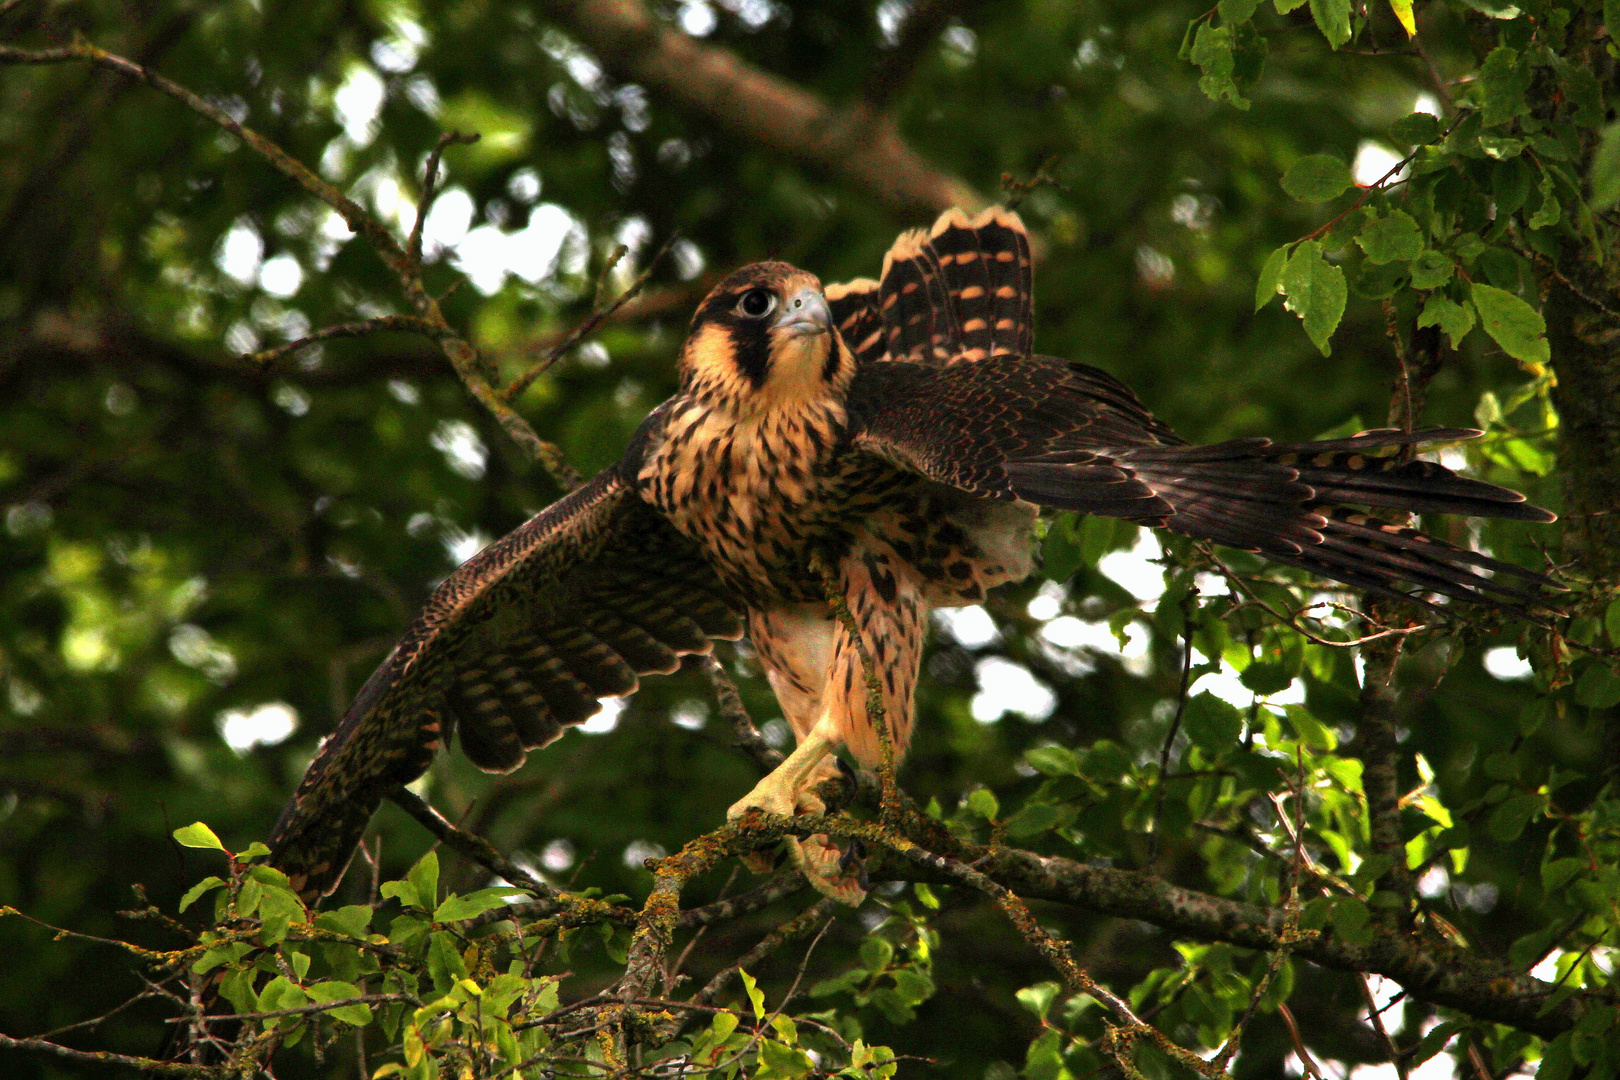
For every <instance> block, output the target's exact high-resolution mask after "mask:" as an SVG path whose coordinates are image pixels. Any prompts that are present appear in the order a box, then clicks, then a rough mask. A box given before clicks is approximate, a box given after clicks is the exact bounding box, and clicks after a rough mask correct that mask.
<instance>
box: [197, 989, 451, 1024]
mask: <svg viewBox="0 0 1620 1080" xmlns="http://www.w3.org/2000/svg"><path fill="white" fill-rule="evenodd" d="M396 1001H405V1002H409V1003H410V1004H412V1005H415V1006H417V1007H418V1008H420V1007H421V1005H422V999H421V998H419V997H417V996H416V995H415V994H359V995H357V996H355V997H346V998H334V999H332V1000H331V1001H318V1002H316V1003H314V1004H312V1005H299V1006H297V1007H295V1008H291V1009H275V1010H272V1011H270V1012H253V1013H223V1014H220V1015H218V1016H204V1017H202V1018H201V1019H202V1021H203V1022H204V1023H208V1024H219V1023H227V1022H235V1021H237V1020H275V1019H278V1018H280V1017H283V1016H304V1015H307V1014H309V1013H321V1012H329V1011H331V1010H332V1009H341V1008H342V1007H343V1006H345V1005H388V1004H391V1003H392V1002H396ZM169 1023H171V1024H179V1023H190V1021H189V1020H187V1019H180V1020H170V1021H169Z"/></svg>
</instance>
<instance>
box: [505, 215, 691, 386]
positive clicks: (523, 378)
mask: <svg viewBox="0 0 1620 1080" xmlns="http://www.w3.org/2000/svg"><path fill="white" fill-rule="evenodd" d="M677 239H679V234H678V233H670V235H669V239H667V240H665V241H664V246H663V247H661V248H659V249H658V251H657V252H656V253H654V255H653V257H652V258H651V259H650V260H648V262H647V266H646V268H645V269H643V270H642V271H641V273H639V274H637V275H636V279H635V280H634V281H632V282H631V283H630V287H629V288H627V289H625V290H624V292H622V293H620V294H619V295H618V297H617V298H616V299H615V300H614V301H613V303H611V304H609V305H607V306H606V307H603V306H601V304H600V303H599V302H593V305H592V309H591V313H590V314H589V315H587V316H586V317H585V318H584V319H583V320H581V321H580V323H579V325H578V326H576V327H574V329H573V330H571V331H570V332H569V333H568V334H567V335H566V336H565V337H564V338H563V339H562V340H561V341H559V342H558V343H557V344H556V345H554V346H552V348H551V350H550V351H549V352H547V353H546V355H545V356H543V357H541V358H540V361H539V362H538V363H536V364H535V365H534V366H533V367H531V368H529V370H528V371H525V372H524V373H523V374H522V375H519V376H518V377H517V378H515V379H513V380H512V381H511V382H510V383H508V384H507V385H506V388H505V389H504V390H502V391H501V392H500V394H501V398H502V399H503V400H505V401H513V400H516V399H517V398H518V397H520V396H522V394H523V392H524V391H525V390H527V389H528V388H529V387H530V386H531V385H533V383H534V380H536V379H538V378H539V377H540V376H541V375H543V374H545V372H546V370H547V369H548V368H550V367H551V366H552V365H553V364H555V363H556V362H557V361H558V360H561V359H562V358H563V356H564V354H566V353H567V352H568V350H569V349H572V348H573V347H574V346H575V345H578V344H579V343H580V342H581V341H583V340H585V338H587V337H589V336H590V335H591V334H593V333H595V332H596V328H597V327H599V326H601V325H602V324H603V323H604V322H606V321H607V320H609V319H611V318H613V316H614V315H616V314H618V312H619V311H620V310H621V309H622V308H623V307H624V306H625V305H626V304H628V303H629V302H630V301H632V300H634V299H635V298H636V297H637V296H638V295H639V294H640V293H641V290H642V289H643V288H644V287H646V284H647V279H648V278H650V277H651V276H652V272H653V270H654V269H655V268H657V266H658V264H659V262H660V261H662V260H663V258H664V255H665V254H666V253H668V251H669V249H670V246H671V245H672V244H674V243H675V241H676V240H677ZM624 254H625V249H624V248H623V247H622V246H621V247H620V248H619V249H617V251H616V252H615V253H614V255H613V257H612V258H610V259H609V260H608V263H607V265H606V266H605V267H603V269H602V276H601V278H600V280H599V281H598V283H597V293H598V296H597V300H598V301H599V300H600V293H601V288H602V283H603V282H605V281H606V280H607V275H608V272H609V271H611V270H612V269H613V267H614V266H615V265H616V264H617V263H618V261H619V259H620V258H622V257H623V256H624Z"/></svg>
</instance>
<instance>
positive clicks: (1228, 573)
mask: <svg viewBox="0 0 1620 1080" xmlns="http://www.w3.org/2000/svg"><path fill="white" fill-rule="evenodd" d="M1199 550H1201V551H1202V552H1203V553H1204V555H1205V556H1206V557H1207V558H1208V559H1209V561H1210V562H1212V563H1214V564H1215V567H1216V569H1218V570H1220V572H1221V574H1222V576H1224V577H1225V578H1226V580H1227V581H1229V582H1231V583H1232V584H1233V585H1235V586H1237V587H1238V588H1239V589H1241V590H1242V592H1243V594H1244V595H1245V596H1247V597H1248V598H1249V603H1252V604H1253V605H1254V606H1255V607H1258V608H1259V609H1260V610H1262V611H1264V612H1265V613H1266V614H1268V615H1270V616H1271V617H1272V618H1274V619H1276V620H1277V621H1278V622H1280V623H1283V624H1285V625H1286V626H1288V628H1289V629H1291V630H1293V631H1294V632H1296V633H1298V634H1300V635H1301V636H1303V637H1304V638H1305V639H1306V640H1307V641H1309V642H1311V643H1312V644H1315V645H1326V646H1328V647H1329V648H1333V649H1353V648H1355V647H1356V646H1358V645H1365V644H1367V643H1368V642H1369V641H1378V640H1380V639H1381V638H1390V637H1393V638H1402V637H1407V636H1409V635H1411V634H1420V633H1422V632H1423V631H1425V630H1433V629H1435V627H1434V626H1433V625H1432V624H1430V623H1420V624H1419V625H1417V626H1401V627H1391V628H1390V629H1387V630H1380V631H1378V632H1377V633H1374V634H1366V635H1363V636H1361V637H1357V638H1351V639H1350V640H1349V641H1333V640H1331V639H1329V638H1325V637H1322V636H1321V635H1319V634H1314V633H1312V632H1311V631H1309V630H1307V629H1306V628H1305V627H1303V626H1301V625H1300V624H1299V621H1298V617H1299V615H1300V613H1301V612H1305V611H1309V610H1310V609H1311V608H1312V607H1316V606H1317V605H1315V604H1311V605H1308V606H1306V607H1303V608H1300V610H1299V611H1298V612H1295V613H1294V614H1293V615H1285V614H1283V613H1282V612H1280V611H1278V610H1277V609H1276V608H1274V607H1272V606H1271V605H1270V604H1268V603H1266V602H1265V601H1264V600H1262V599H1260V597H1259V595H1258V594H1257V593H1255V591H1254V590H1253V589H1251V588H1249V585H1248V583H1247V582H1245V581H1244V580H1243V579H1242V578H1241V577H1239V576H1238V575H1237V574H1236V573H1235V572H1233V571H1232V569H1231V568H1229V567H1228V566H1227V565H1226V564H1225V563H1223V562H1221V560H1220V556H1218V555H1216V554H1215V551H1214V549H1213V548H1212V547H1210V546H1209V545H1208V544H1207V543H1200V544H1199ZM1335 606H1337V605H1335ZM1234 610H1235V609H1234ZM1228 614H1230V612H1228Z"/></svg>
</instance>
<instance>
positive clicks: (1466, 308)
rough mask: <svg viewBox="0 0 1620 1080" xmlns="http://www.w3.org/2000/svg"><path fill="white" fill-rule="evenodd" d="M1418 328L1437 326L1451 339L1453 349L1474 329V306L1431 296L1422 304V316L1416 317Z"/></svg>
mask: <svg viewBox="0 0 1620 1080" xmlns="http://www.w3.org/2000/svg"><path fill="white" fill-rule="evenodd" d="M1417 324H1418V326H1420V327H1423V326H1438V327H1439V328H1440V329H1441V330H1443V331H1444V332H1445V335H1446V336H1447V337H1448V338H1450V339H1451V347H1452V348H1453V349H1455V348H1456V347H1457V345H1458V343H1459V342H1461V341H1462V339H1463V338H1465V337H1467V336H1468V331H1470V330H1472V329H1473V328H1474V306H1473V305H1472V304H1459V303H1457V302H1456V301H1454V300H1449V299H1447V298H1446V297H1444V296H1431V297H1429V299H1428V300H1426V301H1425V302H1424V304H1423V314H1421V315H1419V316H1418V321H1417Z"/></svg>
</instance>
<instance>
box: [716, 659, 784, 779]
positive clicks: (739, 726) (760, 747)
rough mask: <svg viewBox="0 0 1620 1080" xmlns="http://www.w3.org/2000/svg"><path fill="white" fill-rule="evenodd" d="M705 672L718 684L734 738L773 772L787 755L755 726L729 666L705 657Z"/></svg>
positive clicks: (722, 712)
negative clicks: (766, 739) (775, 746)
mask: <svg viewBox="0 0 1620 1080" xmlns="http://www.w3.org/2000/svg"><path fill="white" fill-rule="evenodd" d="M699 666H701V667H702V668H703V674H704V675H706V676H708V679H709V685H710V686H712V687H714V697H715V701H716V703H717V704H718V705H719V706H720V715H721V716H722V717H724V718H725V719H726V720H729V721H730V722H731V732H732V737H733V739H734V740H735V742H736V745H737V746H739V747H741V748H742V749H743V750H744V751H745V752H746V753H747V754H748V756H749V757H751V758H753V759H754V761H755V762H756V763H757V764H758V765H759V767H760V770H761V771H763V772H767V773H768V772H770V771H771V770H772V769H774V768H776V767H777V766H778V765H780V764H782V761H783V755H782V752H781V751H780V750H777V749H774V748H773V747H772V746H771V744H770V743H768V742H766V741H765V737H764V736H763V735H761V734H760V733H759V728H757V727H755V726H754V720H753V717H751V716H749V715H748V707H747V706H746V705H744V704H743V700H742V695H741V694H739V693H738V692H737V684H736V683H734V682H732V681H731V676H730V675H728V674H727V673H726V669H725V665H723V664H721V663H720V661H719V660H718V659H717V658H716V657H714V656H713V655H709V656H705V657H703V658H702V659H701V660H700V661H699Z"/></svg>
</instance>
